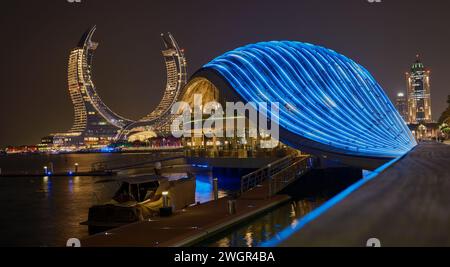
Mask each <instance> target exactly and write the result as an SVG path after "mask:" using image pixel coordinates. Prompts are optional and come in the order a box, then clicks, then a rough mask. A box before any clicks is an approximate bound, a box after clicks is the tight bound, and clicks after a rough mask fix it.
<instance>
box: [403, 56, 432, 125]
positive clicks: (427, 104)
mask: <svg viewBox="0 0 450 267" xmlns="http://www.w3.org/2000/svg"><path fill="white" fill-rule="evenodd" d="M406 83H407V90H408V122H409V123H413V124H419V123H428V122H432V118H431V94H430V71H429V70H427V69H425V67H424V65H423V63H422V62H421V61H420V59H419V56H418V55H417V60H416V61H415V62H414V64H413V65H412V67H411V71H410V72H407V73H406Z"/></svg>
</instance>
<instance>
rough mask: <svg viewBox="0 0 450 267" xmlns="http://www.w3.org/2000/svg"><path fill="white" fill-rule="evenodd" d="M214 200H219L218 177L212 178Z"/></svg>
mask: <svg viewBox="0 0 450 267" xmlns="http://www.w3.org/2000/svg"><path fill="white" fill-rule="evenodd" d="M213 184H214V200H215V201H217V200H219V179H218V178H214V183H213Z"/></svg>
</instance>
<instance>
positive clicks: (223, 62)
mask: <svg viewBox="0 0 450 267" xmlns="http://www.w3.org/2000/svg"><path fill="white" fill-rule="evenodd" d="M194 77H206V78H208V79H209V80H210V81H211V82H213V83H214V84H215V85H216V87H218V88H220V87H224V86H225V87H228V88H227V89H228V90H227V91H232V93H233V94H234V96H238V97H239V98H240V99H241V100H243V101H244V102H250V101H252V102H255V103H258V102H279V104H280V113H279V114H280V120H279V123H280V139H281V140H280V141H282V142H283V143H285V144H287V145H290V146H292V147H295V148H299V149H302V150H304V151H306V152H309V153H312V154H320V155H331V154H332V155H344V156H353V157H356V158H358V157H360V158H371V159H385V160H387V159H390V158H394V157H398V156H401V155H403V154H405V153H406V152H408V151H410V150H411V149H412V148H413V147H415V146H416V141H415V139H414V137H413V136H412V133H411V131H410V130H409V129H408V127H407V125H406V124H405V122H404V121H403V120H402V118H401V116H400V115H399V114H398V112H397V111H396V109H395V107H394V106H393V104H392V103H391V101H390V100H389V99H388V97H387V96H386V94H385V93H384V92H383V89H382V88H381V86H380V85H379V84H378V83H377V82H376V81H375V79H374V78H373V77H372V75H371V74H370V73H369V72H368V71H367V70H366V69H365V68H364V67H362V66H361V65H359V64H357V63H356V62H354V61H352V60H351V59H349V58H347V57H345V56H343V55H341V54H338V53H336V52H334V51H332V50H329V49H327V48H324V47H320V46H315V45H312V44H307V43H300V42H291V41H272V42H262V43H257V44H251V45H247V46H244V47H241V48H238V49H236V50H233V51H230V52H227V53H225V54H223V55H222V56H219V57H217V58H216V59H214V60H212V61H211V62H210V63H208V64H206V65H205V66H204V67H203V69H201V70H200V71H199V72H198V73H197V74H196V75H194ZM221 90H222V91H223V89H222V88H221Z"/></svg>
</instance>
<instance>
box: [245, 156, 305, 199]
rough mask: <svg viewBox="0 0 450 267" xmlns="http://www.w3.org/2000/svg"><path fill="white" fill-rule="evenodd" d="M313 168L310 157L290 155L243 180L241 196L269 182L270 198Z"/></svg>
mask: <svg viewBox="0 0 450 267" xmlns="http://www.w3.org/2000/svg"><path fill="white" fill-rule="evenodd" d="M310 168H311V157H310V156H297V155H289V156H286V157H284V158H282V159H279V160H277V161H275V162H272V163H271V164H268V165H266V166H264V167H263V168H261V169H259V170H257V171H255V172H252V173H250V174H247V175H245V176H243V177H242V178H241V194H242V193H244V192H247V191H249V190H251V189H253V188H255V187H257V186H260V185H262V184H263V182H265V181H266V180H269V196H273V195H275V194H277V193H279V192H280V191H281V190H283V189H284V188H286V186H288V185H289V184H290V183H292V182H293V181H295V179H296V178H298V177H299V176H301V175H303V174H305V173H306V172H307V171H308V170H309V169H310Z"/></svg>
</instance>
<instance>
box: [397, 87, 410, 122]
mask: <svg viewBox="0 0 450 267" xmlns="http://www.w3.org/2000/svg"><path fill="white" fill-rule="evenodd" d="M395 107H396V108H397V111H398V113H400V116H402V118H403V120H404V121H405V122H407V121H408V102H407V100H406V96H405V94H404V93H398V94H397V98H396V99H395Z"/></svg>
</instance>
